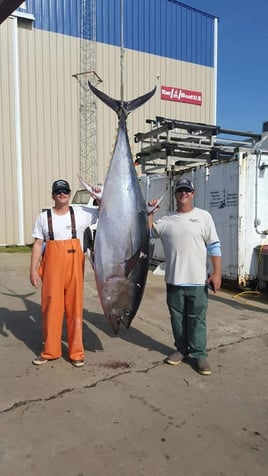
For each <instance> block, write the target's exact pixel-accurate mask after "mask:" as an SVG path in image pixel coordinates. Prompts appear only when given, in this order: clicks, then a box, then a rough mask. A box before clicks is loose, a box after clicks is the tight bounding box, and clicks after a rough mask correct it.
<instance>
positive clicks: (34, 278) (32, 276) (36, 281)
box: [30, 271, 40, 289]
mask: <svg viewBox="0 0 268 476" xmlns="http://www.w3.org/2000/svg"><path fill="white" fill-rule="evenodd" d="M30 281H31V284H32V285H33V286H34V287H35V288H36V289H37V288H38V286H39V284H40V277H39V274H38V272H37V271H31V272H30Z"/></svg>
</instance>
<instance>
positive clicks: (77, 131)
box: [0, 0, 217, 246]
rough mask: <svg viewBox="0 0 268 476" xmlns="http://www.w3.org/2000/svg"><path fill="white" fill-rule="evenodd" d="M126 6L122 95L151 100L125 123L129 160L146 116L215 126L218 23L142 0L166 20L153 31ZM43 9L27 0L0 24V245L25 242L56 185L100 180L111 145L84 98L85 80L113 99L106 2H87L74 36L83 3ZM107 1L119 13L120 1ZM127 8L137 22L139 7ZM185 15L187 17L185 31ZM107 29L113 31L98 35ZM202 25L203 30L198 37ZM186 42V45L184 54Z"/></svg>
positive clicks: (150, 22) (116, 82)
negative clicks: (86, 24) (86, 14)
mask: <svg viewBox="0 0 268 476" xmlns="http://www.w3.org/2000/svg"><path fill="white" fill-rule="evenodd" d="M133 2H134V0H125V4H126V7H125V8H126V12H125V17H124V21H125V24H126V27H125V31H126V33H125V36H126V42H125V45H124V63H123V65H124V74H123V77H124V98H125V99H126V100H128V99H133V98H134V97H137V96H139V95H142V94H144V93H146V92H147V91H149V90H150V89H152V88H153V87H154V86H155V85H157V92H156V94H155V95H154V97H153V98H152V99H151V100H150V101H149V102H148V103H147V104H146V105H145V106H144V107H142V108H141V109H138V110H137V111H135V112H134V113H133V115H132V116H129V119H128V129H129V137H130V144H131V148H132V151H133V157H134V156H135V153H136V152H138V147H139V146H138V145H137V144H135V143H134V134H135V133H137V132H139V131H140V132H144V131H146V130H147V129H148V127H149V126H148V125H147V124H146V119H148V118H155V116H163V117H169V118H176V119H181V120H185V121H192V122H202V123H207V124H215V122H216V114H215V111H216V80H217V78H216V75H217V19H215V18H213V17H210V16H208V15H207V14H204V13H202V12H200V11H197V10H194V9H190V8H189V7H186V6H185V5H183V4H181V2H177V1H175V0H172V1H171V0H161V1H160V2H151V0H150V1H149V2H148V5H147V3H146V5H147V7H148V11H149V9H150V8H151V9H152V8H156V5H160V6H161V8H162V9H163V11H162V13H161V12H160V14H161V15H163V14H165V22H163V23H161V29H160V26H159V21H160V20H159V15H158V13H159V12H158V13H157V12H155V16H154V15H153V14H152V11H151V10H150V14H151V15H150V16H148V14H147V13H146V11H145V10H144V11H143V12H140V15H141V18H142V19H143V21H138V20H139V18H136V17H134V15H132V17H131V19H130V16H129V12H128V11H127V9H129V8H130V7H131V8H133ZM48 3H49V4H51V2H45V0H38V2H37V0H29V1H26V2H24V3H23V4H22V5H21V8H19V9H18V10H17V11H16V12H15V13H14V14H13V15H12V16H11V17H9V18H8V19H7V20H6V21H4V22H3V23H2V24H1V25H0V45H1V47H0V134H1V146H0V151H1V152H0V153H1V157H0V163H1V174H0V219H1V228H0V245H1V246H5V245H11V244H19V245H22V244H26V243H27V244H28V243H31V241H32V238H31V230H32V225H33V222H34V220H35V218H36V216H37V214H38V213H39V212H40V210H41V209H42V208H43V207H45V206H49V205H51V203H52V201H51V184H52V182H53V181H54V180H55V179H57V178H65V179H67V180H68V181H69V182H70V185H71V188H72V191H73V192H74V191H75V190H76V189H77V188H79V187H80V186H79V181H78V178H77V174H82V175H84V176H85V179H86V180H88V181H91V182H94V183H96V182H97V183H103V181H104V179H105V174H106V171H107V167H108V164H109V160H110V158H111V155H112V150H113V146H114V143H115V137H116V128H117V118H116V116H115V114H114V112H113V111H110V110H109V109H108V108H107V107H106V106H105V105H103V104H102V103H101V102H100V101H99V100H98V99H95V98H93V97H92V95H91V93H90V92H89V90H88V89H87V80H88V79H89V80H91V81H92V82H94V84H95V85H97V87H99V88H100V89H102V90H103V91H104V92H105V93H107V94H109V95H110V96H112V97H116V98H119V97H120V79H121V67H122V62H121V59H120V58H121V53H122V49H121V46H122V45H120V44H118V29H119V27H120V25H119V23H118V21H117V22H116V21H115V18H114V15H112V12H111V10H110V8H108V6H107V5H108V4H107V1H105V0H97V1H95V2H94V0H93V1H91V2H89V3H90V7H91V15H92V14H94V18H93V17H92V16H91V22H92V28H91V33H92V34H91V36H90V37H88V38H87V37H83V35H82V33H81V25H82V23H83V22H82V19H83V17H82V16H81V15H82V14H83V9H82V7H84V6H85V5H83V0H81V1H74V0H55V1H54V3H55V4H57V8H55V10H53V11H51V10H46V8H47V5H48ZM113 3H114V5H115V8H119V5H117V4H119V0H118V2H117V1H115V2H113ZM134 3H135V2H134ZM135 5H136V9H137V10H135V15H137V12H139V9H141V5H142V2H140V1H138V0H137V2H136V4H135ZM142 8H145V7H142ZM105 9H106V10H105ZM70 12H72V15H71V14H70ZM175 13H176V15H177V16H178V18H179V20H178V21H180V23H179V24H180V25H181V30H179V29H178V27H177V26H176V25H175V26H176V28H174V25H173V30H171V21H172V18H173V19H174V17H175ZM64 15H65V16H64ZM161 15H160V18H161ZM189 18H194V19H195V21H194V22H191V27H190V26H189ZM135 21H136V23H135ZM137 22H138V23H137ZM107 24H110V25H112V26H110V28H111V30H112V32H110V33H109V35H108V37H107V38H106V37H105V31H106V27H107ZM201 24H202V25H204V24H205V25H206V28H207V29H208V30H209V32H210V36H208V35H206V38H205V39H204V34H203V33H202V32H203V31H204V29H203V30H202V29H200V28H199V27H198V25H199V26H200V25H201ZM137 25H138V26H137ZM131 28H132V29H131ZM135 28H136V29H135ZM137 28H139V29H140V31H137ZM130 30H131V34H130V33H129V32H130ZM133 31H134V33H135V35H134V34H133ZM147 31H149V32H151V33H150V35H151V36H150V38H151V39H150V41H149V40H148V38H147V36H146V35H147ZM152 32H153V33H152ZM178 32H180V35H181V36H180V38H179V36H178ZM93 33H94V34H93ZM171 33H172V34H171ZM153 34H154V35H153ZM169 34H170V42H173V43H174V44H179V42H180V41H181V43H182V46H181V50H180V52H176V51H175V53H174V51H173V50H174V48H173V46H174V45H173V44H172V45H171V46H170V45H169V42H168V41H167V38H168V37H169ZM137 37H138V38H139V42H140V44H139V45H138V46H137V45H136V39H137ZM199 37H200V38H199ZM114 38H117V40H116V41H114ZM189 38H192V39H193V38H194V39H195V43H193V42H192V43H191V46H190V47H189V45H188V43H187V39H189ZM182 39H183V41H182ZM163 45H164V46H163ZM183 45H184V46H183ZM187 45H188V46H187ZM208 47H209V48H208ZM172 48H173V49H172ZM187 48H188V49H189V48H190V49H191V51H190V52H188V53H187V51H186V50H187ZM208 49H209V51H210V55H209V58H208V57H207V56H206V55H207V51H208ZM185 52H186V53H187V54H186V53H185ZM88 58H89V59H88ZM87 61H88V63H87ZM89 63H90V64H89ZM85 64H88V65H89V67H88V68H86V66H85ZM85 98H88V99H85ZM87 100H88V101H89V103H88V105H87V106H86V105H85V102H86V101H87ZM86 107H88V109H89V110H86ZM84 114H86V115H87V117H86V119H85V117H84ZM89 136H90V141H89V143H88V146H87V145H86V144H85V142H86V141H87V140H88V137H89Z"/></svg>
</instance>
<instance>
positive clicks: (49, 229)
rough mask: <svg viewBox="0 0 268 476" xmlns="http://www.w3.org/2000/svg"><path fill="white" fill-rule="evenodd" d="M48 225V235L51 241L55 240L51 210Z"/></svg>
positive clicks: (48, 213)
mask: <svg viewBox="0 0 268 476" xmlns="http://www.w3.org/2000/svg"><path fill="white" fill-rule="evenodd" d="M47 224H48V235H49V239H50V240H54V233H53V226H52V216H51V209H50V208H48V209H47Z"/></svg>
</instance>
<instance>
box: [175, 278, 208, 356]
mask: <svg viewBox="0 0 268 476" xmlns="http://www.w3.org/2000/svg"><path fill="white" fill-rule="evenodd" d="M167 305H168V308H169V312H170V318H171V325H172V331H173V335H174V339H175V346H176V347H177V349H178V350H179V351H180V352H181V353H182V354H183V355H188V354H189V353H190V354H191V355H192V357H193V358H195V359H202V358H205V357H206V356H207V351H206V347H207V326H206V313H207V307H208V289H207V286H174V285H173V284H167Z"/></svg>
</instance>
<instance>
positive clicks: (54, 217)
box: [30, 179, 98, 367]
mask: <svg viewBox="0 0 268 476" xmlns="http://www.w3.org/2000/svg"><path fill="white" fill-rule="evenodd" d="M94 190H96V191H98V189H94ZM70 193H71V189H70V186H69V183H68V182H67V181H66V180H63V179H59V180H56V181H55V182H54V183H53V185H52V198H53V200H54V202H55V204H54V207H52V208H49V209H48V210H45V211H43V212H42V213H40V215H39V216H38V217H37V220H36V222H35V225H34V227H33V233H32V236H33V238H34V243H33V248H32V256H31V267H30V281H31V283H32V285H33V286H34V287H36V288H37V287H38V285H39V282H40V278H41V280H42V296H41V307H42V327H43V336H44V348H43V350H42V352H41V354H40V355H39V356H38V357H36V358H35V359H34V360H33V364H34V365H43V364H45V363H46V362H48V361H49V360H54V359H58V358H59V357H60V356H61V352H62V348H61V336H62V323H63V316H64V312H65V314H66V323H67V335H68V350H69V358H70V361H71V363H72V364H73V365H74V366H75V367H81V366H83V365H84V347H83V342H82V319H83V316H82V313H83V287H84V253H83V237H84V231H85V229H86V228H87V227H88V226H90V225H91V224H93V223H95V222H96V220H97V218H98V209H96V208H87V207H77V206H76V207H71V206H70V205H69V202H70Z"/></svg>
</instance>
